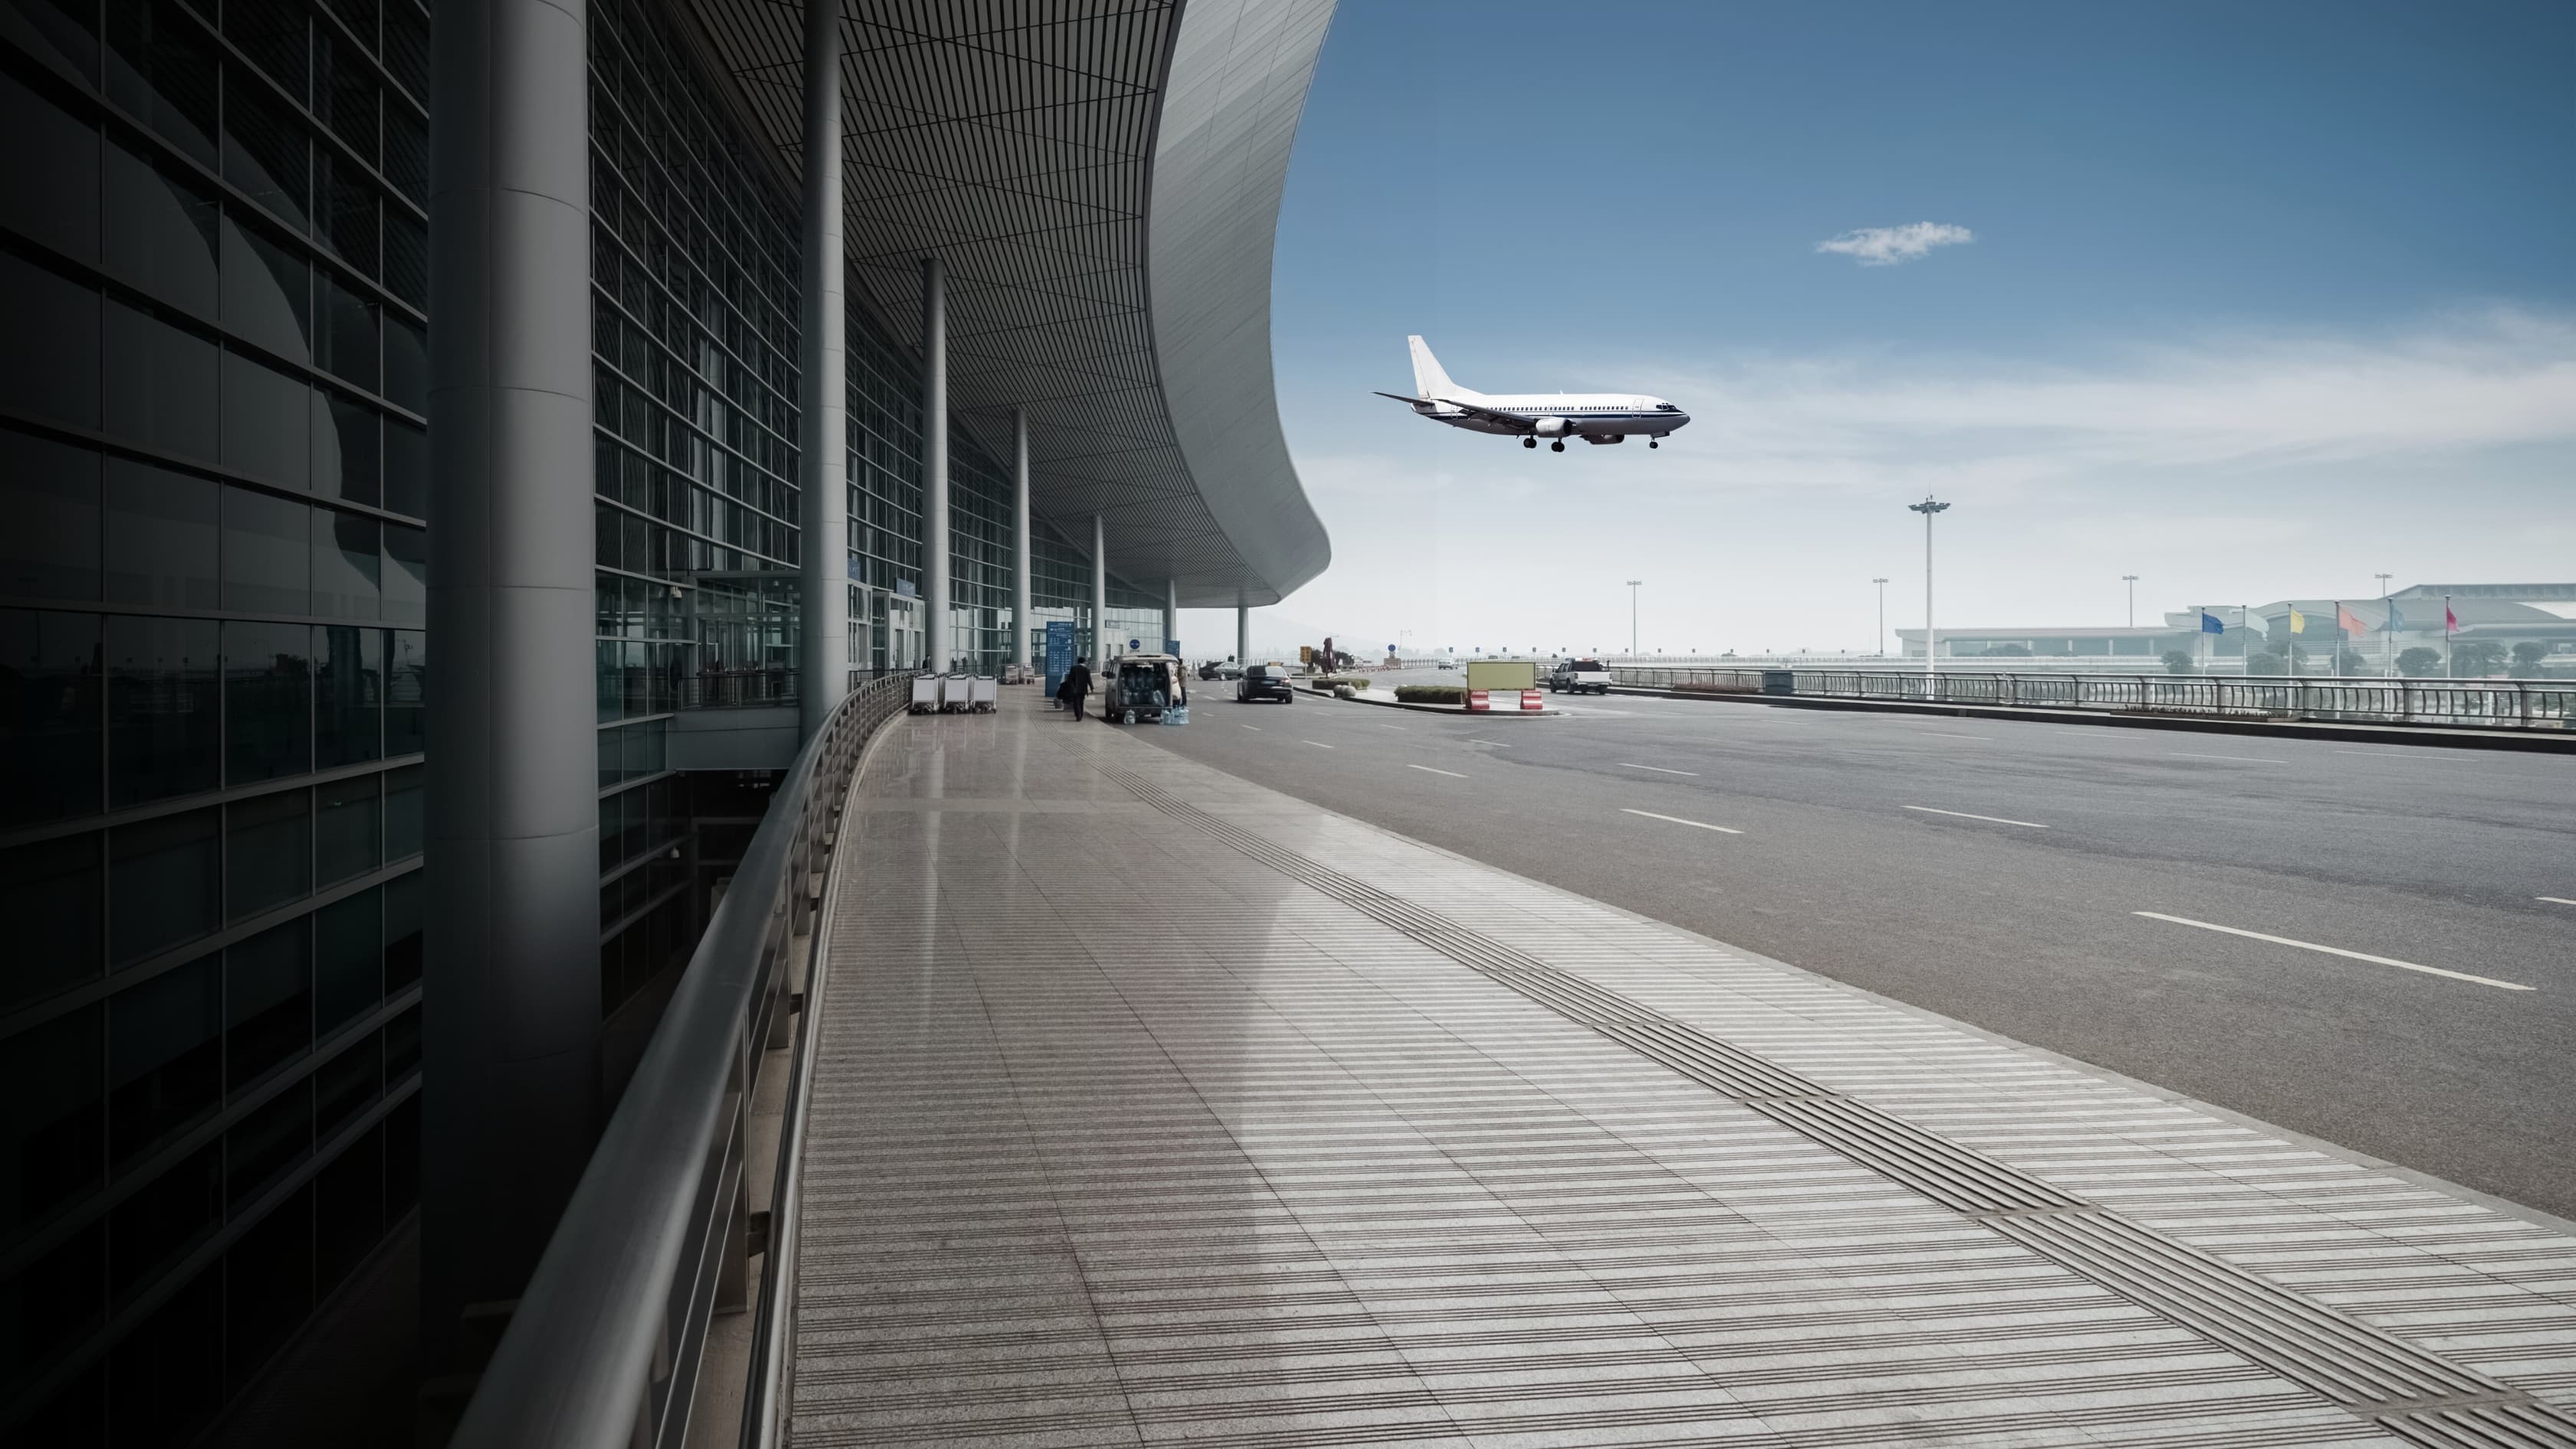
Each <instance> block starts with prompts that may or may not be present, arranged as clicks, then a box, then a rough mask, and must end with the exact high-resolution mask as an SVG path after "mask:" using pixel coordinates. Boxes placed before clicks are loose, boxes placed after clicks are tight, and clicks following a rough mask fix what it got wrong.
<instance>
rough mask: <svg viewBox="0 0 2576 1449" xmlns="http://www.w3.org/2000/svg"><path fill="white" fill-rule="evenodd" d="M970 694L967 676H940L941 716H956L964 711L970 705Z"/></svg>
mask: <svg viewBox="0 0 2576 1449" xmlns="http://www.w3.org/2000/svg"><path fill="white" fill-rule="evenodd" d="M968 693H969V684H968V681H967V678H966V676H965V675H963V674H943V675H941V676H939V712H940V713H941V714H956V713H959V712H961V711H963V710H964V709H965V708H966V707H967V704H968V699H967V696H968Z"/></svg>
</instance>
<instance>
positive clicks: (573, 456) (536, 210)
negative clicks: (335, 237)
mask: <svg viewBox="0 0 2576 1449" xmlns="http://www.w3.org/2000/svg"><path fill="white" fill-rule="evenodd" d="M587 20H588V12H587V8H586V6H585V4H584V0H442V3H441V4H440V6H439V15H438V24H437V26H436V27H435V28H434V31H433V36H432V41H431V59H430V89H431V94H432V96H433V97H434V98H435V100H434V103H433V105H432V107H431V113H432V114H433V115H434V116H435V117H436V118H437V120H436V122H435V125H434V140H433V144H432V145H431V147H430V156H431V165H430V188H429V255H430V268H429V275H430V298H431V299H430V310H431V312H432V314H433V315H435V316H436V317H437V318H438V325H437V326H436V327H435V328H432V329H431V330H430V387H429V417H430V430H429V446H430V470H431V474H432V479H433V486H432V487H431V489H430V497H429V526H430V536H431V537H432V538H434V539H436V540H437V560H436V567H435V568H434V569H433V570H432V571H431V573H430V576H429V595H428V607H429V629H430V637H431V638H432V639H433V640H435V641H436V642H437V648H438V677H437V683H436V687H434V688H432V689H431V690H429V691H428V697H427V699H426V701H425V704H426V707H427V709H428V734H429V740H430V746H429V755H428V763H427V765H426V767H425V768H426V769H427V771H428V780H427V784H426V787H425V788H424V789H423V790H422V792H421V793H422V796H423V798H424V800H425V802H426V806H427V811H428V819H427V831H426V833H427V842H428V849H427V851H426V858H427V861H428V865H427V876H426V880H425V882H424V884H425V887H426V892H427V895H428V903H427V906H426V909H425V911H424V914H425V916H426V918H427V920H428V922H429V928H428V932H427V937H426V941H425V943H424V944H425V945H426V947H427V960H426V963H425V967H424V971H423V975H424V984H423V988H422V1008H421V1009H422V1012H423V1013H424V1015H423V1019H422V1033H421V1035H422V1057H423V1062H424V1066H423V1071H422V1081H423V1092H422V1112H423V1119H422V1134H423V1137H422V1148H421V1156H422V1162H421V1169H422V1170H421V1184H422V1186H421V1261H422V1264H423V1269H422V1273H421V1329H422V1333H423V1343H422V1351H423V1357H424V1359H425V1362H426V1365H427V1366H428V1371H429V1372H431V1373H433V1374H445V1373H454V1372H458V1371H460V1370H461V1369H463V1368H465V1367H468V1365H467V1364H465V1363H464V1362H463V1360H464V1358H465V1357H466V1355H465V1353H464V1352H463V1351H462V1350H461V1349H460V1346H459V1345H460V1338H461V1334H460V1327H461V1320H460V1314H461V1312H462V1310H463V1309H464V1307H465V1306H466V1305H467V1304H471V1303H480V1302H493V1301H501V1300H507V1299H512V1298H516V1297H518V1296H519V1294H520V1292H521V1291H522V1290H523V1289H524V1288H525V1287H526V1286H527V1281H528V1276H529V1275H530V1274H531V1273H532V1272H534V1271H535V1268H536V1263H537V1258H538V1255H539V1254H540V1253H541V1252H542V1251H543V1250H544V1248H545V1245H546V1239H547V1236H548V1235H549V1234H550V1233H551V1232H552V1231H553V1228H554V1223H555V1219H556V1217H557V1215H558V1214H560V1213H561V1212H562V1210H563V1206H564V1204H565V1203H566V1202H567V1201H569V1200H570V1199H571V1196H572V1191H573V1186H574V1184H575V1183H576V1182H577V1181H578V1180H579V1179H580V1176H581V1170H582V1165H583V1164H584V1163H585V1162H587V1161H589V1159H590V1152H591V1147H592V1145H593V1144H594V1142H595V1141H596V1140H597V1137H598V1133H599V1127H600V1123H601V1111H602V1108H601V1087H600V1057H599V1053H600V997H599V912H598V907H597V906H596V905H595V904H594V902H595V901H596V900H597V899H598V894H599V798H598V790H597V788H596V780H597V771H598V763H599V730H598V718H597V713H596V706H595V702H594V694H593V690H594V684H593V679H594V672H595V670H596V669H597V667H598V666H597V663H596V660H595V655H594V651H593V648H592V637H591V636H592V634H593V632H594V625H593V614H592V604H593V597H594V596H593V587H594V580H595V577H596V576H595V574H594V573H593V571H592V550H591V535H592V532H593V525H592V517H591V510H592V471H593V469H592V461H591V408H592V391H591V372H590V141H589V137H588V135H587V133H586V128H585V127H584V125H583V123H582V103H583V102H582V98H583V97H584V96H585V95H587V94H588V92H589V79H590V78H589V66H588V60H587V53H586V49H585V44H584V34H583V32H584V28H585V26H586V24H587ZM253 1291H257V1290H256V1289H254V1290H253Z"/></svg>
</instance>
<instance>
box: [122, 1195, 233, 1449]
mask: <svg viewBox="0 0 2576 1449" xmlns="http://www.w3.org/2000/svg"><path fill="white" fill-rule="evenodd" d="M213 1150H214V1149H213V1148H212V1147H211V1146H210V1147H208V1148H207V1151H208V1152H209V1153H212V1152H213ZM223 1334H224V1275H223V1273H222V1272H221V1271H219V1270H218V1269H216V1268H214V1267H211V1266H209V1267H208V1268H207V1269H206V1270H205V1271H204V1272H202V1273H199V1274H197V1275H196V1276H195V1277H193V1278H191V1279H189V1280H188V1283H187V1286H185V1287H183V1288H181V1289H180V1290H179V1291H178V1292H176V1293H174V1294H172V1295H171V1297H170V1299H169V1301H167V1302H165V1303H163V1304H162V1305H161V1306H160V1307H158V1308H156V1309H154V1310H152V1314H151V1316H150V1317H148V1318H146V1319H144V1320H143V1322H142V1323H141V1324H139V1325H137V1326H136V1328H135V1329H134V1331H133V1332H131V1333H128V1334H127V1335H126V1336H125V1337H124V1339H122V1340H121V1341H120V1342H118V1344H117V1345H116V1347H114V1348H112V1349H110V1350H109V1351H108V1356H107V1377H108V1380H109V1382H111V1383H115V1384H121V1385H143V1386H146V1391H144V1392H136V1393H127V1394H117V1395H115V1396H114V1397H112V1398H111V1399H110V1400H109V1404H108V1428H109V1430H110V1432H111V1433H113V1434H114V1435H115V1440H114V1442H116V1443H119V1444H186V1443H191V1442H193V1441H194V1440H195V1439H196V1437H197V1434H198V1432H199V1431H200V1430H202V1429H203V1428H204V1427H205V1426H206V1425H207V1423H208V1422H210V1421H211V1420H212V1419H213V1418H214V1416H215V1411H216V1409H217V1408H218V1407H220V1406H221V1404H222V1402H223V1392H224V1388H223V1363H222V1355H220V1354H211V1353H208V1352H206V1347H205V1346H206V1345H207V1344H210V1343H217V1342H220V1341H221V1340H222V1338H223Z"/></svg>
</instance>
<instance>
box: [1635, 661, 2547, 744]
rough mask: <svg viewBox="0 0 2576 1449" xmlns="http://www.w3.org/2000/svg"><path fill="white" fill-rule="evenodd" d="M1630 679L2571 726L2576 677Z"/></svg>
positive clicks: (2089, 705)
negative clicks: (2545, 678) (2570, 678)
mask: <svg viewBox="0 0 2576 1449" xmlns="http://www.w3.org/2000/svg"><path fill="white" fill-rule="evenodd" d="M1610 672H1611V676H1612V678H1613V679H1615V680H1616V681H1617V682H1618V683H1620V684H1622V685H1625V686H1627V687H1629V688H1632V689H1671V690H1677V691H1681V692H1684V693H1688V692H1691V691H1693V690H1706V691H1709V692H1725V693H1744V694H1768V695H1774V696H1779V695H1790V696H1802V697H1806V698H1813V699H1859V700H1878V701H1886V702H1891V703H1913V704H1973V705H1984V706H1988V707H2003V708H2018V709H2098V710H2107V711H2113V712H2118V713H2127V714H2183V715H2209V716H2226V717H2232V718H2241V719H2272V720H2314V721H2325V722H2332V723H2340V724H2416V725H2442V726H2449V727H2460V728H2485V729H2550V730H2559V729H2568V728H2571V725H2570V720H2571V719H2576V681H2564V680H2543V679H2334V678H2326V679H2293V678H2288V677H2266V676H2239V675H2221V676H2211V675H2194V674H2018V673H2000V672H1983V671H1980V672H1973V673H1971V672H1964V671H1955V670H1948V669H1945V670H1943V671H1941V672H1940V673H1939V674H1936V675H1930V676H1926V675H1925V674H1924V673H1923V672H1922V671H1921V670H1919V669H1917V670H1897V669H1711V668H1688V667H1660V666H1651V665H1634V664H1616V665H1612V666H1610Z"/></svg>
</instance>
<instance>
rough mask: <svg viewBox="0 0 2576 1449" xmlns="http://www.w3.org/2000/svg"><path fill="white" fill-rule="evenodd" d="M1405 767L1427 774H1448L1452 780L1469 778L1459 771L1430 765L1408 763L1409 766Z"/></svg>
mask: <svg viewBox="0 0 2576 1449" xmlns="http://www.w3.org/2000/svg"><path fill="white" fill-rule="evenodd" d="M1404 768H1406V769H1408V770H1420V771H1421V772H1422V773H1424V774H1426V775H1446V776H1448V777H1449V778H1450V779H1452V780H1463V779H1466V778H1467V777H1466V776H1464V775H1461V774H1459V773H1458V772H1457V771H1455V770H1435V769H1433V768H1431V767H1430V766H1429V765H1407V766H1405V767H1404Z"/></svg>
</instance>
